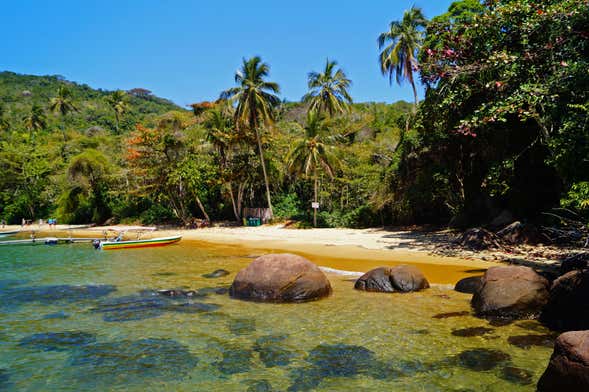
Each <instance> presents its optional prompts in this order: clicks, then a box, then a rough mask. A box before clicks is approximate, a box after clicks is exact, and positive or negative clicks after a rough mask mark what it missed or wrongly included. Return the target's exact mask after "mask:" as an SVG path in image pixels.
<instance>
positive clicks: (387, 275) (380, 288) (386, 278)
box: [354, 265, 429, 293]
mask: <svg viewBox="0 0 589 392" xmlns="http://www.w3.org/2000/svg"><path fill="white" fill-rule="evenodd" d="M428 287H429V282H428V281H427V279H426V278H425V276H423V274H422V273H421V271H420V270H419V269H418V268H417V267H414V266H409V265H399V266H396V267H379V268H375V269H373V270H370V271H368V272H367V273H365V274H364V275H362V276H361V277H360V278H359V279H358V280H357V281H356V284H355V285H354V288H355V289H356V290H365V291H373V292H382V293H393V292H402V293H406V292H410V291H419V290H423V289H427V288H428Z"/></svg>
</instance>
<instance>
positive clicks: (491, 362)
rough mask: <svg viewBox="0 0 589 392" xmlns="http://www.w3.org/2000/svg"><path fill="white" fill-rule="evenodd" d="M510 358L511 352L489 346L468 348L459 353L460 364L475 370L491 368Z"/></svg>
mask: <svg viewBox="0 0 589 392" xmlns="http://www.w3.org/2000/svg"><path fill="white" fill-rule="evenodd" d="M510 359H511V357H510V356H509V354H507V353H504V352H503V351H499V350H492V349H487V348H476V349H473V350H466V351H463V352H461V353H460V354H458V362H459V364H460V365H461V366H463V367H465V368H467V369H470V370H474V371H485V370H491V369H493V368H495V367H497V366H499V365H500V364H502V363H505V362H507V361H509V360H510Z"/></svg>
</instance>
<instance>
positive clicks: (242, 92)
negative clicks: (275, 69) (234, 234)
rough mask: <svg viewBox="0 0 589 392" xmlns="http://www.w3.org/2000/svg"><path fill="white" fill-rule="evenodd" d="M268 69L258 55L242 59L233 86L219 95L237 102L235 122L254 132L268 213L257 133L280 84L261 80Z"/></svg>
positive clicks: (266, 119) (270, 115)
mask: <svg viewBox="0 0 589 392" xmlns="http://www.w3.org/2000/svg"><path fill="white" fill-rule="evenodd" d="M269 73H270V66H269V65H268V64H266V63H263V62H262V59H261V58H260V57H258V56H255V57H252V58H251V59H249V60H246V59H243V64H242V67H241V69H240V70H238V71H237V72H236V73H235V83H236V84H237V87H233V88H230V89H229V90H226V91H223V92H222V93H221V99H230V100H232V101H236V102H237V107H236V109H235V124H236V126H237V128H238V129H242V128H245V129H248V130H250V131H254V132H255V135H256V142H257V144H258V153H259V154H260V163H261V164H262V172H263V174H264V183H265V185H266V198H267V199H268V208H269V209H270V216H273V215H274V214H273V211H272V201H271V199H270V184H269V183H268V175H267V174H266V164H265V161H264V150H263V147H262V139H261V137H260V131H261V127H263V126H264V125H268V124H270V123H271V122H272V120H273V118H274V108H275V107H276V106H277V105H278V104H279V103H280V99H279V98H278V97H277V96H276V94H279V93H280V87H279V86H278V84H277V83H274V82H268V81H266V80H265V79H266V78H267V77H268V74H269Z"/></svg>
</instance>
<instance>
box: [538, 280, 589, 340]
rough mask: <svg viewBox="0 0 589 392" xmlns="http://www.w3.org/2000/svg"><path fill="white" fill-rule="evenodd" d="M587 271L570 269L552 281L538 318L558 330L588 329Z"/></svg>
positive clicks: (588, 286) (588, 281)
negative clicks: (544, 304) (546, 300)
mask: <svg viewBox="0 0 589 392" xmlns="http://www.w3.org/2000/svg"><path fill="white" fill-rule="evenodd" d="M587 304H589V271H588V270H584V271H578V270H576V271H571V272H568V273H566V274H564V275H563V276H561V277H560V278H558V279H556V280H555V281H554V282H552V287H551V288H550V299H549V300H548V303H547V304H546V306H545V307H544V310H543V311H542V315H541V317H540V320H541V321H542V322H543V323H545V324H546V325H547V326H548V327H550V328H552V329H556V330H559V331H574V330H583V329H589V307H588V306H587Z"/></svg>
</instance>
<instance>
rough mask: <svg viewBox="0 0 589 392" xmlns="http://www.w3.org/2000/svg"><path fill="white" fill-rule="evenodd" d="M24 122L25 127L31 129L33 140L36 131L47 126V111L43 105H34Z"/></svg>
mask: <svg viewBox="0 0 589 392" xmlns="http://www.w3.org/2000/svg"><path fill="white" fill-rule="evenodd" d="M23 122H24V125H25V127H26V128H27V129H28V130H29V133H30V137H31V140H33V139H34V135H35V132H36V131H39V130H41V129H43V128H45V127H46V126H47V117H46V116H45V111H44V110H43V108H42V107H41V106H39V105H33V107H31V111H30V112H29V113H28V114H26V115H25V116H24V118H23Z"/></svg>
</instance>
